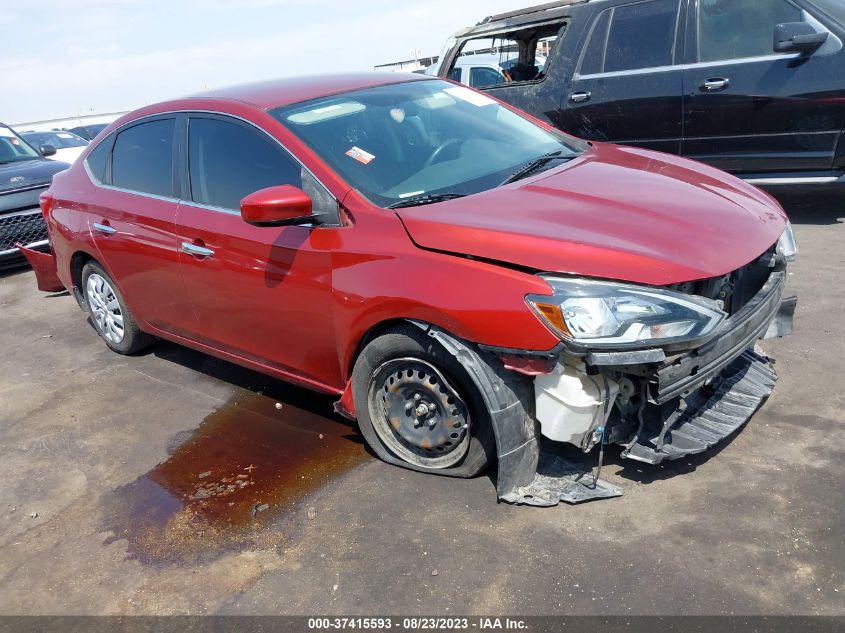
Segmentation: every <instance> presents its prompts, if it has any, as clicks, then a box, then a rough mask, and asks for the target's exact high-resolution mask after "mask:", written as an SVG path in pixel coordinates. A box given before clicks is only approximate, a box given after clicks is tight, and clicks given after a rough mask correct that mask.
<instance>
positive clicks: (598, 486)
mask: <svg viewBox="0 0 845 633" xmlns="http://www.w3.org/2000/svg"><path fill="white" fill-rule="evenodd" d="M785 280H786V272H785V268H782V269H780V270H777V269H776V270H773V271H772V272H771V273H770V275H769V277H768V279H767V280H766V282H765V283H764V284H763V286H762V287H761V288H760V289H759V290H758V291H757V292H756V293H755V295H754V296H753V297H752V298H751V299H750V300H749V301H748V302H747V303H746V304H745V305H744V306H743V307H742V308H740V309H739V310H738V311H737V312H736V313H735V314H733V315H731V316H730V317H729V318H728V319H726V321H725V322H724V323H723V324H722V326H721V327H720V328H719V330H718V332H717V333H716V334H715V336H713V337H712V338H711V339H709V340H708V341H706V342H705V343H703V344H702V345H700V346H699V347H697V348H694V349H690V350H683V351H675V352H672V351H668V350H667V351H664V350H663V349H660V348H655V349H645V350H642V351H635V352H621V353H607V354H588V355H587V357H586V359H585V360H586V362H587V364H588V366H591V369H590V371H598V372H600V373H601V374H603V375H604V376H605V377H606V378H607V379H608V380H615V381H620V380H625V379H627V380H628V381H630V384H632V385H640V386H641V387H642V392H641V394H642V395H641V397H640V399H639V405H637V406H636V407H634V408H633V409H631V408H629V410H628V417H627V419H626V418H625V417H624V416H623V415H622V414H619V415H618V416H617V418H616V419H615V420H609V421H608V422H607V423H606V424H605V429H604V431H603V433H607V434H608V435H610V436H612V437H613V439H611V438H610V437H609V438H607V441H608V442H614V443H617V444H621V445H622V446H623V452H622V456H623V457H628V458H631V459H635V460H639V461H644V462H648V463H652V464H658V463H660V462H661V461H663V460H664V459H678V458H681V457H684V456H686V455H691V454H695V453H700V452H703V451H704V450H706V449H707V448H709V447H711V446H713V445H714V444H716V443H718V442H720V441H722V440H724V439H725V438H727V437H728V436H729V435H731V434H732V433H734V432H736V431H737V430H739V429H740V428H741V427H742V426H743V425H744V424H745V423H746V422H748V420H749V419H750V418H751V417H752V416H753V414H754V413H755V412H756V411H757V409H758V408H759V407H760V406H761V405H762V404H763V402H765V400H766V398H768V396H769V395H770V393H771V392H772V389H773V388H774V384H775V382H776V380H777V375H776V374H775V371H774V368H773V361H772V360H771V359H769V358H768V357H766V356H765V355H764V354H762V353H761V352H759V351H756V350H755V346H756V343H757V341H758V340H759V339H761V338H771V337H776V336H785V335H787V334H790V333H791V332H792V317H793V313H794V311H795V306H796V302H797V300H796V298H795V297H790V298H784V297H783V294H784V286H785ZM562 353H564V354H565V353H566V352H562ZM634 394H639V392H638V390H636V388H635V391H634ZM617 413H618V412H617ZM612 424H616V425H617V426H618V432H616V433H614V432H613V430H612V429H611V428H610V427H611V425H612ZM555 453H556V451H555ZM555 453H550V452H549V451H548V449H547V448H546V449H543V450H542V451H540V454H539V459H538V461H537V462H534V463H535V464H536V472H535V473H533V476H529V474H528V472H527V471H525V470H523V471H520V472H508V475H509V478H510V480H511V481H515V482H521V485H515V486H512V487H510V488H504V489H503V488H502V487H501V486H500V490H499V496H500V498H501V499H502V500H505V501H509V502H511V503H520V504H530V505H554V504H556V503H558V502H560V501H565V502H568V503H577V502H580V501H586V500H589V499H596V498H606V497H613V496H618V495H620V494H622V489H621V488H619V487H618V486H615V485H613V484H611V483H610V482H607V481H604V480H601V479H597V478H596V479H594V478H593V477H592V476H591V475H589V474H586V473H585V472H584V469H583V467H578V466H577V465H576V464H575V463H573V462H570V461H569V460H567V459H564V458H562V457H561V456H560V455H557V454H555ZM520 465H521V466H522V467H523V469H524V468H525V467H526V466H525V465H524V463H523V464H520ZM502 466H503V465H502V463H501V462H500V474H501V472H502V470H503V467H502ZM508 470H509V469H508Z"/></svg>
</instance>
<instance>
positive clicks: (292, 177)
mask: <svg viewBox="0 0 845 633" xmlns="http://www.w3.org/2000/svg"><path fill="white" fill-rule="evenodd" d="M188 134H189V138H190V142H189V146H190V147H189V153H188V161H189V166H190V167H189V169H190V174H191V197H192V198H193V200H194V202H199V203H201V204H207V205H210V206H213V207H220V208H221V209H232V210H237V209H240V205H241V200H242V199H243V198H245V197H246V196H248V195H249V194H251V193H254V192H256V191H258V190H259V189H265V188H267V187H272V186H274V185H293V186H294V187H300V188H301V187H302V176H301V174H300V168H299V166H298V165H296V164H295V163H294V162H293V161H292V160H290V159H289V158H288V157H287V156H285V155H284V153H283V152H282V151H281V150H280V149H279V148H278V147H276V146H274V145H273V143H272V141H270V140H269V139H267V138H264V137H263V136H261V135H260V134H259V133H258V132H255V131H253V130H250V129H247V128H245V127H243V126H241V125H239V124H237V123H234V122H230V121H222V120H220V119H205V118H192V119H191V122H190V127H189V133H188Z"/></svg>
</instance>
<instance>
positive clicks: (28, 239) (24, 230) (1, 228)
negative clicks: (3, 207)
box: [0, 207, 47, 254]
mask: <svg viewBox="0 0 845 633" xmlns="http://www.w3.org/2000/svg"><path fill="white" fill-rule="evenodd" d="M46 239H47V225H46V224H45V223H44V216H43V215H42V214H41V209H40V208H39V207H35V208H34V209H27V210H26V211H18V212H16V213H12V214H9V215H0V254H3V253H4V252H5V251H10V250H13V249H14V248H15V244H16V243H17V242H20V243H21V244H24V245H26V244H32V243H33V242H39V241H41V240H46Z"/></svg>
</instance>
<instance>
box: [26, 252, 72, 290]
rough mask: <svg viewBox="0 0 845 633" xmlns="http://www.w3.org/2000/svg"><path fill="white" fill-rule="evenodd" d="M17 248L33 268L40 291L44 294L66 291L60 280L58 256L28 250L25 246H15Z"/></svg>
mask: <svg viewBox="0 0 845 633" xmlns="http://www.w3.org/2000/svg"><path fill="white" fill-rule="evenodd" d="M15 246H17V248H18V249H19V250H20V252H21V253H22V254H23V256H24V257H26V261H28V262H29V265H30V266H32V270H33V272H35V279H36V281H37V282H38V289H39V290H42V291H44V292H60V291H62V290H64V289H65V286H64V284H63V283H62V282H61V281H60V280H59V275H58V268H57V266H56V256H55V255H53V253H42V252H40V251H36V250H34V249H31V248H27V247H26V246H24V245H23V244H15Z"/></svg>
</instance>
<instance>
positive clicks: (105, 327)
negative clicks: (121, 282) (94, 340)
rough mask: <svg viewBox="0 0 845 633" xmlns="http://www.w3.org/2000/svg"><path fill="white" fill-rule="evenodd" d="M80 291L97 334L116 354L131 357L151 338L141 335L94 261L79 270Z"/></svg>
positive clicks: (114, 286) (101, 269)
mask: <svg viewBox="0 0 845 633" xmlns="http://www.w3.org/2000/svg"><path fill="white" fill-rule="evenodd" d="M82 292H83V296H84V297H85V304H86V305H87V306H88V312H89V313H90V314H91V321H92V322H93V324H94V328H95V329H96V330H97V333H98V334H99V335H100V337H101V338H102V339H103V340H104V341H105V343H106V345H108V347H109V349H111V350H113V351H115V352H117V353H118V354H134V353H135V352H138V351H140V350H142V349H143V348H145V347H147V346H149V345H150V344H151V343H152V342H153V340H154V339H153V337H151V336H150V335H149V334H146V333H144V332H142V331H141V330H140V329H139V328H138V324H137V323H136V322H135V319H134V318H133V316H132V313H131V312H129V309H128V308H127V307H126V302H125V301H124V300H123V297H122V296H121V295H120V292H119V291H118V290H117V284H115V283H114V281H113V280H112V278H111V277H109V274H108V273H107V272H106V271H105V270H104V269H103V267H102V266H100V265H99V264H98V263H97V262H94V261H90V262H88V263H87V264H85V267H84V268H83V269H82Z"/></svg>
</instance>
